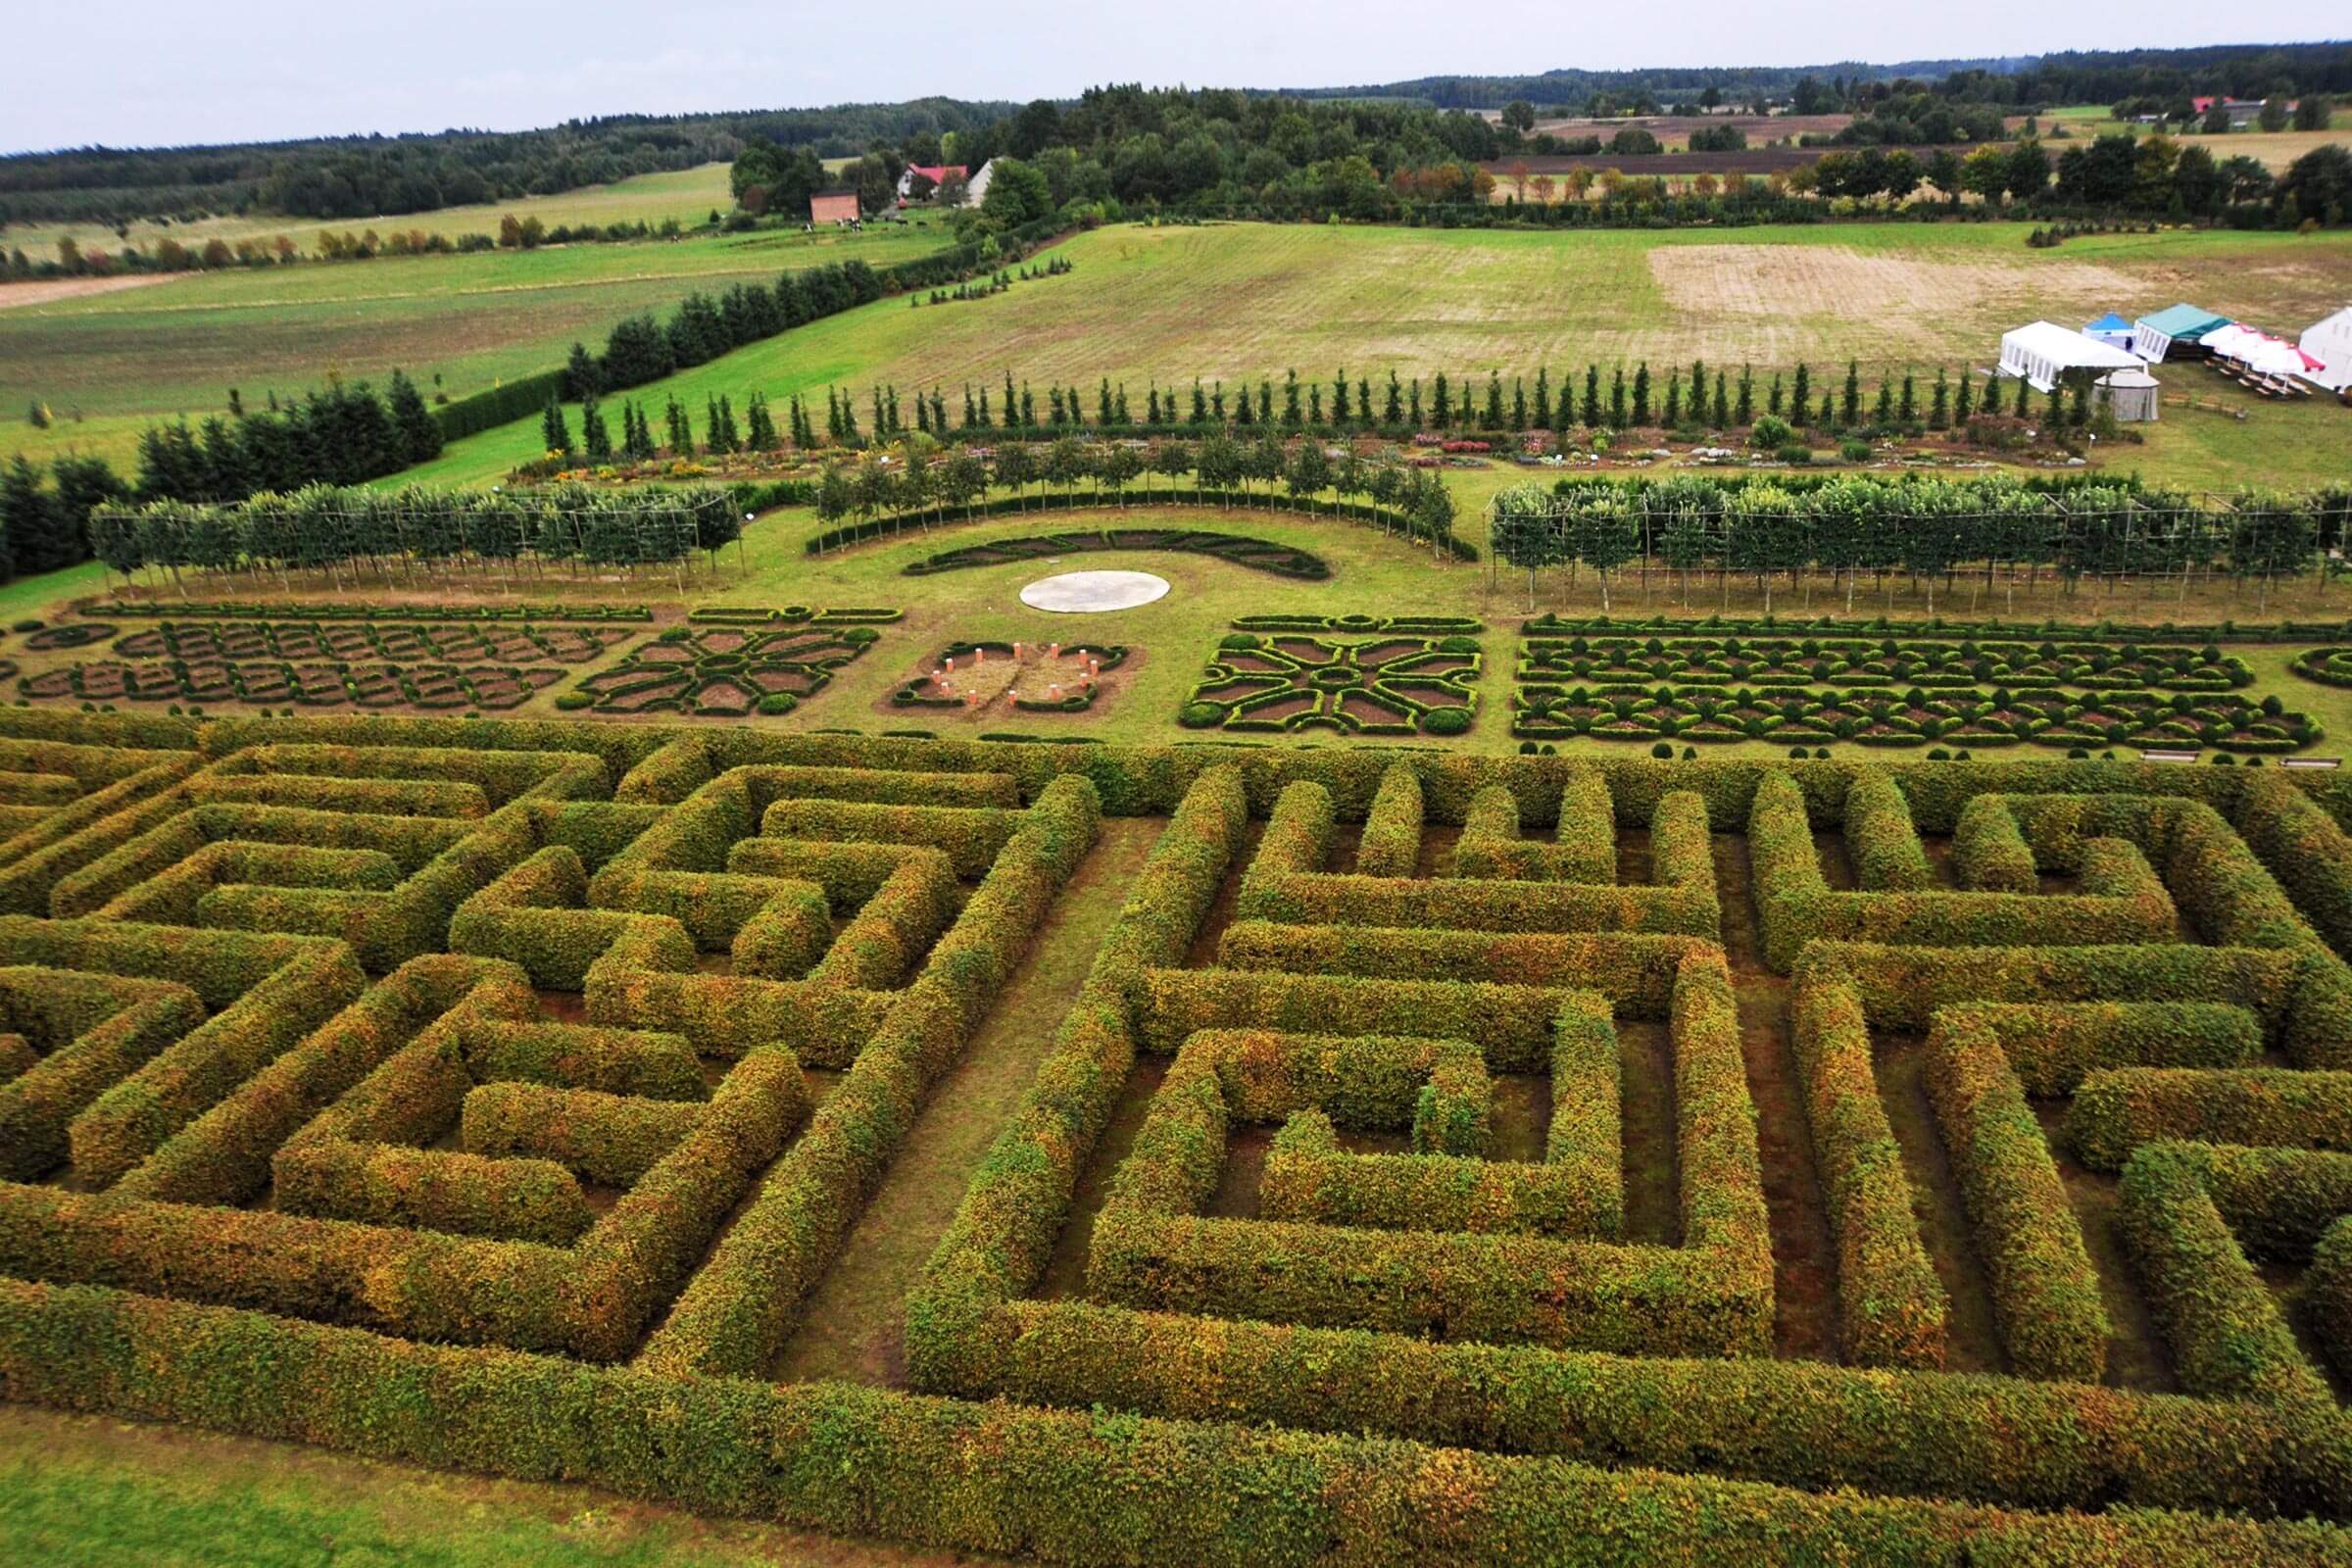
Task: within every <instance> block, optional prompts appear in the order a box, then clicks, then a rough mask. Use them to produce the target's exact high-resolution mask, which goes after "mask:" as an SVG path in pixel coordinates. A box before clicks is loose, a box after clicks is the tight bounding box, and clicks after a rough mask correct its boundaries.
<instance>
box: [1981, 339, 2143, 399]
mask: <svg viewBox="0 0 2352 1568" xmlns="http://www.w3.org/2000/svg"><path fill="white" fill-rule="evenodd" d="M2138 368H2140V362H2139V359H2138V357H2137V356H2135V355H2131V354H2126V353H2125V352H2124V351H2123V350H2122V349H2119V348H2116V347H2115V346H2113V345H2112V344H2108V343H2102V342H2100V341H2099V340H2098V339H2097V338H2094V337H2086V336H2084V335H2083V334H2082V333H2081V332H2078V331H2076V330H2074V329H2073V328H2072V327H2065V326H2060V325H2059V324H2058V323H2057V322H2055V321H2034V322H2033V323H2031V324H2029V325H2026V326H2021V327H2019V328H2017V330H2015V331H2013V332H2003V333H2002V334H2001V373H2002V374H2003V375H2006V376H2009V377H2011V378H2013V379H2015V380H2019V381H2023V382H2025V383H2026V384H2027V385H2028V386H2030V387H2032V388H2033V389H2034V391H2036V392H2047V391H2048V390H2049V389H2050V388H2051V387H2052V386H2055V385H2056V384H2057V383H2058V381H2059V379H2060V377H2062V376H2063V375H2065V374H2066V372H2068V371H2070V370H2096V371H2099V372H2100V373H2102V374H2104V373H2105V372H2106V371H2109V370H2136V369H2138Z"/></svg>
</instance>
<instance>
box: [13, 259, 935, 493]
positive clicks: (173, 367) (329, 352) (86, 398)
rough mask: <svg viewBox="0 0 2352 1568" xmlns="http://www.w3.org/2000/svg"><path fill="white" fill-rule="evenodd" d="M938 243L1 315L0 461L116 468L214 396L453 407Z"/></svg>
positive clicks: (278, 285)
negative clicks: (784, 275)
mask: <svg viewBox="0 0 2352 1568" xmlns="http://www.w3.org/2000/svg"><path fill="white" fill-rule="evenodd" d="M946 242H947V240H946V235H945V232H944V230H942V229H940V228H937V227H934V226H931V225H928V224H921V225H917V224H908V225H907V226H906V227H899V226H896V225H892V226H889V227H877V228H872V229H868V230H866V231H864V232H862V233H858V234H831V233H820V234H802V233H800V232H798V231H797V230H796V231H791V232H783V233H755V234H738V235H703V236H698V237H695V238H691V239H683V240H675V241H647V242H632V243H623V244H612V245H601V244H600V245H565V246H551V247H545V248H541V249H538V250H531V251H519V252H515V251H492V252H483V253H478V254H475V255H470V256H420V257H379V258H377V259H375V260H373V261H367V262H354V263H341V264H316V265H313V264H305V265H303V266H300V267H295V268H289V269H285V270H274V269H273V270H267V271H241V270H240V271H230V272H216V273H205V274H194V275H189V276H185V277H175V278H172V279H171V280H169V281H165V282H159V283H155V284H153V285H151V286H147V287H141V288H133V289H126V290H123V291H122V292H119V293H111V294H96V295H90V296H87V297H84V298H80V299H71V300H58V301H54V302H51V303H48V304H42V305H26V306H18V307H15V308H13V309H0V409H4V410H6V411H7V412H6V415H5V417H4V418H0V456H5V455H6V454H7V453H9V452H13V451H23V452H25V453H27V454H29V455H31V456H33V457H35V458H39V457H44V456H48V455H53V454H55V453H58V452H63V451H69V450H78V451H83V452H95V453H98V454H101V455H104V456H108V457H112V458H114V459H116V460H117V461H118V462H119V463H125V464H126V463H127V462H128V461H129V459H130V457H131V455H132V453H133V452H134V450H135V443H136V440H137V436H138V432H139V429H140V427H141V426H143V425H144V424H146V423H148V422H149V421H150V420H152V419H155V418H159V417H172V416H175V415H181V414H185V415H187V416H189V417H200V416H202V415H206V414H213V413H219V412H221V411H223V410H224V409H225V407H226V405H227V401H228V389H229V388H230V387H235V388H237V389H238V390H239V392H240V393H241V394H242V395H243V397H244V399H245V401H246V404H247V406H248V407H256V406H259V405H260V404H261V403H262V402H263V400H264V398H265V396H266V394H267V393H268V392H270V391H271V390H275V391H276V392H278V393H279V394H280V395H281V396H284V395H291V394H296V393H299V392H301V391H302V390H304V389H306V388H309V387H313V386H317V385H319V383H320V382H321V381H323V380H324V379H325V378H326V377H327V376H329V375H341V376H344V377H345V378H347V379H352V380H364V379H368V378H370V377H374V378H379V379H380V378H381V377H382V376H384V375H385V374H387V373H388V372H390V371H391V370H393V369H395V368H398V369H404V370H407V371H408V372H409V374H410V375H411V376H412V377H414V378H415V379H416V381H417V384H418V385H419V386H420V387H421V388H423V389H424V392H425V395H426V396H427V397H428V398H429V397H431V396H433V395H434V394H435V393H436V392H445V393H447V394H449V395H450V396H451V397H453V398H455V397H462V396H464V395H465V394H466V393H468V392H472V391H477V390H480V389H481V388H484V387H487V386H489V385H491V384H492V383H493V382H494V381H496V380H498V379H501V378H504V377H510V376H518V375H528V374H531V373H532V372H534V371H538V370H543V369H548V368H552V367H555V366H558V365H561V364H562V363H563V361H564V353H565V351H566V350H567V349H568V348H569V347H570V345H571V343H572V342H573V340H574V339H585V340H586V341H588V342H590V343H591V344H598V345H601V344H602V343H603V341H604V337H605V334H606V332H607V331H608V330H610V328H611V326H612V324H613V322H614V321H617V320H619V319H621V318H622V317H624V316H631V315H634V314H636V313H637V312H640V311H653V312H656V313H657V314H662V315H666V314H667V313H668V310H669V309H670V307H671V306H673V305H674V304H675V303H676V302H677V301H678V300H679V299H680V298H682V297H683V296H684V295H686V294H687V293H689V292H691V291H693V290H695V289H704V290H709V291H712V292H716V291H718V290H721V289H724V288H726V287H727V286H728V285H730V284H733V283H739V282H771V281H773V280H774V278H775V276H776V274H777V273H778V272H780V271H783V270H786V269H788V268H796V267H813V266H818V265H821V264H823V263H826V262H832V261H842V260H847V259H849V258H851V257H858V258H861V259H863V260H866V261H869V262H874V263H886V262H893V261H900V260H903V259H905V258H907V257H910V256H919V255H925V254H928V253H929V252H931V251H934V250H937V249H938V248H939V247H940V246H941V245H943V244H944V243H946ZM4 298H5V294H4V293H0V299H4ZM36 398H37V399H39V400H41V401H42V402H44V403H46V404H48V405H49V406H50V408H51V410H52V411H53V413H54V415H55V417H56V419H57V423H56V424H55V425H53V426H52V427H51V428H50V429H48V430H45V431H44V430H38V429H35V428H34V427H33V426H32V425H31V424H29V423H28V422H27V421H26V418H25V413H26V409H27V408H28V406H29V405H30V404H31V402H32V401H33V400H34V399H36Z"/></svg>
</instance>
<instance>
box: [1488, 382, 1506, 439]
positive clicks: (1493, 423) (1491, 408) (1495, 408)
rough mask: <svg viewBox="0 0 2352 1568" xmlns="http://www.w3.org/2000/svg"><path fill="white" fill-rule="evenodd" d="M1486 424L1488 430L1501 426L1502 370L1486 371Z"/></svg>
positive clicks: (1497, 428)
mask: <svg viewBox="0 0 2352 1568" xmlns="http://www.w3.org/2000/svg"><path fill="white" fill-rule="evenodd" d="M1486 426H1487V428H1488V429H1490V430H1499V429H1501V428H1502V372H1501V371H1500V370H1489V371H1488V372H1487V415H1486Z"/></svg>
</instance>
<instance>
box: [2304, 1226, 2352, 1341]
mask: <svg viewBox="0 0 2352 1568" xmlns="http://www.w3.org/2000/svg"><path fill="white" fill-rule="evenodd" d="M2303 1289H2304V1292H2305V1294H2306V1295H2307V1296H2308V1297H2309V1298H2310V1300H2311V1316H2312V1320H2313V1321H2314V1322H2315V1323H2317V1324H2318V1325H2319V1339H2320V1348H2322V1349H2323V1350H2325V1351H2326V1352H2327V1358H2328V1359H2329V1360H2331V1361H2333V1362H2334V1363H2335V1369H2336V1375H2337V1376H2339V1377H2352V1330H2347V1328H2346V1325H2347V1324H2352V1216H2348V1217H2346V1218H2344V1219H2339V1220H2337V1221H2336V1222H2335V1223H2334V1224H2333V1225H2331V1226H2329V1227H2328V1228H2327V1234H2326V1235H2325V1236H2323V1237H2321V1238H2320V1244H2319V1247H2318V1249H2317V1250H2316V1251H2315V1252H2314V1254H2313V1256H2312V1261H2311V1268H2310V1270H2309V1271H2308V1272H2307V1273H2306V1274H2305V1275H2304V1278H2303Z"/></svg>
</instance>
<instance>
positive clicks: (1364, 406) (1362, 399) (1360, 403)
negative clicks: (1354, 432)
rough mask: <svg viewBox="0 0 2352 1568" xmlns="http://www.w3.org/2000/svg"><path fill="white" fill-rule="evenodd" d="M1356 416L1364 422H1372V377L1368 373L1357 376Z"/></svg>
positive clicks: (1359, 420)
mask: <svg viewBox="0 0 2352 1568" xmlns="http://www.w3.org/2000/svg"><path fill="white" fill-rule="evenodd" d="M1355 417H1356V419H1357V421H1358V422H1360V423H1363V424H1370V423H1371V422H1372V378H1371V377H1370V376H1367V375H1359V376H1357V377H1356V378H1355Z"/></svg>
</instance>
